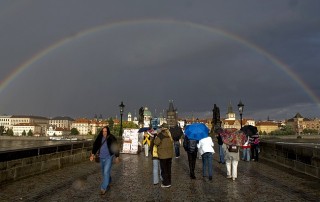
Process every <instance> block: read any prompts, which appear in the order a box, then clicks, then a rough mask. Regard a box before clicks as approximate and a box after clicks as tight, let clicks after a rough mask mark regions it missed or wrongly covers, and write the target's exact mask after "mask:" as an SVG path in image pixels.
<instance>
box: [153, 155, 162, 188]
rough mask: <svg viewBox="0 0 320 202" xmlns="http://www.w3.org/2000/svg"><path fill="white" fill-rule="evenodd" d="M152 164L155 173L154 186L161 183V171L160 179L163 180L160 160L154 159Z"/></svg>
mask: <svg viewBox="0 0 320 202" xmlns="http://www.w3.org/2000/svg"><path fill="white" fill-rule="evenodd" d="M152 164H153V172H152V173H153V184H158V183H159V171H160V179H161V180H162V177H161V170H160V163H159V159H153V160H152Z"/></svg>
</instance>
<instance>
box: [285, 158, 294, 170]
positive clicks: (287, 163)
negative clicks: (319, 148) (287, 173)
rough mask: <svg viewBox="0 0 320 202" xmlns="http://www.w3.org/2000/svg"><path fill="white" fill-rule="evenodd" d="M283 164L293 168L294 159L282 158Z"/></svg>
mask: <svg viewBox="0 0 320 202" xmlns="http://www.w3.org/2000/svg"><path fill="white" fill-rule="evenodd" d="M284 165H285V166H286V167H289V168H294V160H292V159H285V160H284Z"/></svg>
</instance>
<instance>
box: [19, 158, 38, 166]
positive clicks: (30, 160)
mask: <svg viewBox="0 0 320 202" xmlns="http://www.w3.org/2000/svg"><path fill="white" fill-rule="evenodd" d="M41 161H42V158H41V157H40V156H34V157H29V158H25V159H22V166H25V165H29V164H34V163H40V162H41Z"/></svg>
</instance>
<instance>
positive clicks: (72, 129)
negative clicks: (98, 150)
mask: <svg viewBox="0 0 320 202" xmlns="http://www.w3.org/2000/svg"><path fill="white" fill-rule="evenodd" d="M79 134H80V133H79V131H78V129H76V128H71V135H79Z"/></svg>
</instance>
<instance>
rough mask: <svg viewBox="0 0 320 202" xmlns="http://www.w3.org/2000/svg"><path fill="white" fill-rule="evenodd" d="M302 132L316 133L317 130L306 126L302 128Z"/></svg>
mask: <svg viewBox="0 0 320 202" xmlns="http://www.w3.org/2000/svg"><path fill="white" fill-rule="evenodd" d="M303 133H305V134H309V133H310V134H318V130H317V129H309V128H306V129H303Z"/></svg>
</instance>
